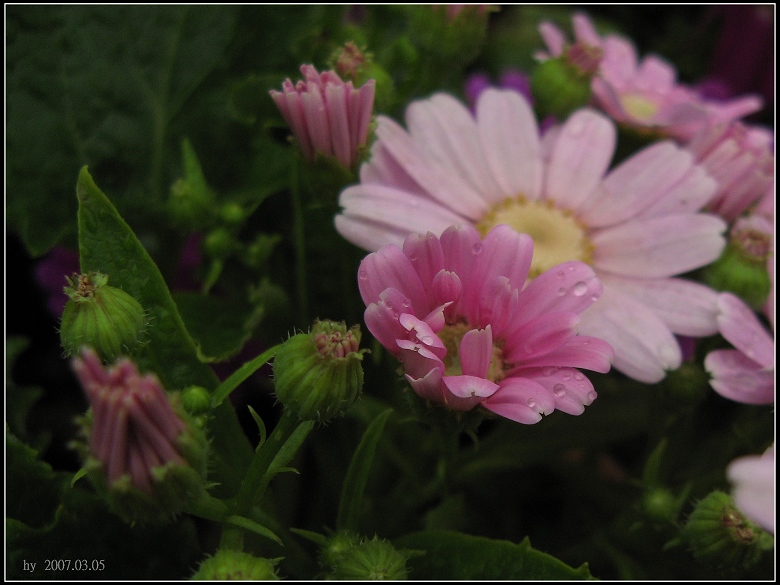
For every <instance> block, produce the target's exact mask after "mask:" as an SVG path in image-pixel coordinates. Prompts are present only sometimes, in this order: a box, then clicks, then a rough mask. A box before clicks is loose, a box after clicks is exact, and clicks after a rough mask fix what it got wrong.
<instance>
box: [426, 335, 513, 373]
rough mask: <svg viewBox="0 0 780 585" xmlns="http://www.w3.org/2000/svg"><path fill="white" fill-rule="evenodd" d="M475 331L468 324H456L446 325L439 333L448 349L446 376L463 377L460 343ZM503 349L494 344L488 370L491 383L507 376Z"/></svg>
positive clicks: (445, 366)
mask: <svg viewBox="0 0 780 585" xmlns="http://www.w3.org/2000/svg"><path fill="white" fill-rule="evenodd" d="M472 329H474V328H473V327H471V326H470V325H469V324H468V323H463V322H460V323H455V324H454V325H445V326H444V328H443V329H442V330H441V331H439V333H438V335H439V339H441V340H442V343H444V347H446V348H447V355H446V356H445V358H444V374H445V375H446V376H461V375H463V366H462V365H461V363H460V354H459V353H458V350H459V349H460V342H461V340H462V339H463V336H464V335H466V333H468V332H469V331H471V330H472ZM502 354H503V352H502V350H501V348H500V347H499V346H498V345H496V344H495V343H494V344H493V356H492V357H491V358H490V367H489V368H488V373H487V379H488V380H490V381H491V382H496V383H498V382H500V381H501V380H503V379H504V377H505V376H506V374H505V367H504V366H505V364H504V360H503V359H502V357H501V356H502Z"/></svg>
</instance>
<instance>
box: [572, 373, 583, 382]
mask: <svg viewBox="0 0 780 585" xmlns="http://www.w3.org/2000/svg"><path fill="white" fill-rule="evenodd" d="M574 379H575V380H577V381H578V382H580V381H582V380H584V379H585V376H583V375H582V374H581V373H580V372H575V373H574Z"/></svg>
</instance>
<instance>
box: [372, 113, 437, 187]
mask: <svg viewBox="0 0 780 585" xmlns="http://www.w3.org/2000/svg"><path fill="white" fill-rule="evenodd" d="M383 124H395V122H393V121H392V120H390V119H389V118H387V117H385V116H377V127H379V126H382V125H383ZM360 182H361V183H362V184H363V185H374V184H376V185H384V186H385V187H395V188H396V189H398V190H400V191H406V192H407V193H413V194H415V195H419V196H420V197H424V198H427V199H430V200H431V201H433V199H432V198H431V197H430V195H428V193H426V192H425V189H423V188H422V187H421V186H420V185H419V184H418V183H417V181H415V180H414V179H413V178H412V177H410V176H409V173H407V172H406V170H405V169H404V168H403V166H401V165H400V164H399V163H398V161H396V160H395V159H394V158H393V155H392V154H390V152H389V151H388V150H387V148H385V146H384V145H383V144H382V143H381V142H380V141H378V140H377V141H375V142H374V144H372V145H371V158H370V159H369V160H368V162H366V163H363V165H361V167H360Z"/></svg>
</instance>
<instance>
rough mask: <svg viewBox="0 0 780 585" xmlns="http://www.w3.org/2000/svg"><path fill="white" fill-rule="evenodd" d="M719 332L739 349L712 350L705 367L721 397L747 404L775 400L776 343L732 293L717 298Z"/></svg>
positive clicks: (749, 309)
mask: <svg viewBox="0 0 780 585" xmlns="http://www.w3.org/2000/svg"><path fill="white" fill-rule="evenodd" d="M718 325H719V328H720V333H721V335H723V337H725V338H726V340H727V341H728V342H729V343H731V344H732V345H733V346H734V347H735V348H736V349H719V350H716V351H711V352H710V353H709V354H707V357H706V358H705V360H704V368H705V369H706V370H707V371H708V372H709V373H710V375H711V376H712V379H711V380H710V386H712V388H713V389H714V390H715V391H716V392H717V393H718V394H720V395H721V396H724V397H725V398H728V399H730V400H735V401H737V402H742V403H745V404H772V403H774V401H775V342H774V340H773V339H772V336H771V335H770V334H769V333H768V332H767V330H766V329H765V328H764V326H763V325H761V323H760V322H759V320H758V318H757V317H756V314H755V313H754V312H753V311H752V309H751V308H750V307H748V306H747V305H746V304H745V303H744V302H743V301H742V300H740V298H739V297H737V296H735V295H733V294H731V293H721V294H720V295H719V296H718Z"/></svg>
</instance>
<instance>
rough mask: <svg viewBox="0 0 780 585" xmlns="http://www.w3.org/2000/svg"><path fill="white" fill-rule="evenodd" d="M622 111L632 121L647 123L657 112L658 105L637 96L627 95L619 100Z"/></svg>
mask: <svg viewBox="0 0 780 585" xmlns="http://www.w3.org/2000/svg"><path fill="white" fill-rule="evenodd" d="M620 104H621V105H622V106H623V109H624V110H625V111H626V112H627V113H628V114H629V115H630V116H631V117H632V118H634V119H636V120H639V121H641V122H648V121H649V120H650V119H651V118H652V117H653V116H655V114H656V112H657V111H658V105H657V104H654V103H653V102H651V101H650V100H648V99H647V98H646V97H644V96H641V95H637V94H627V95H624V96H622V97H621V98H620Z"/></svg>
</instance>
